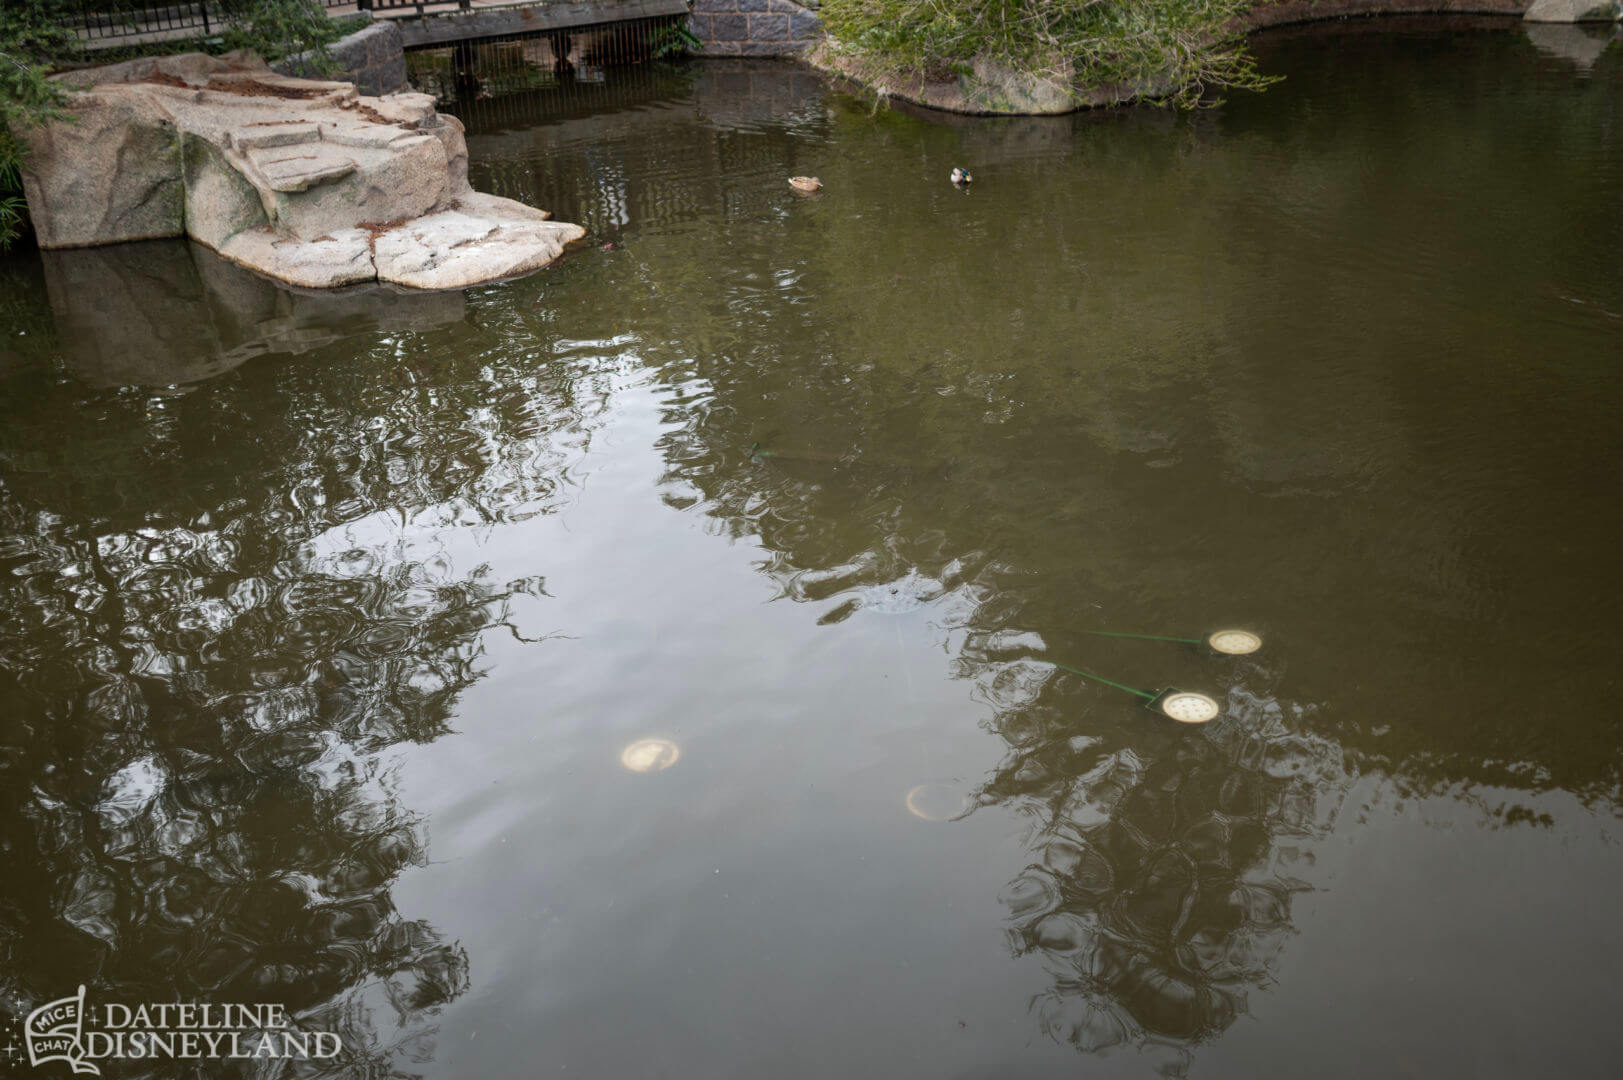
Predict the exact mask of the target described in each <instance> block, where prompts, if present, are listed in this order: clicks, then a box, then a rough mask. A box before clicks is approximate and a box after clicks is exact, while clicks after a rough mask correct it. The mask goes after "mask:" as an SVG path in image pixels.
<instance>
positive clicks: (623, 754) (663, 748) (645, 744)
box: [620, 739, 682, 772]
mask: <svg viewBox="0 0 1623 1080" xmlns="http://www.w3.org/2000/svg"><path fill="white" fill-rule="evenodd" d="M681 756H682V751H681V749H680V748H679V747H678V746H677V745H676V744H675V743H673V742H671V741H670V740H669V739H638V740H637V741H636V742H634V743H632V744H631V745H630V746H628V747H626V748H625V749H624V750H622V751H620V764H622V765H624V766H625V767H626V768H628V769H630V770H631V771H632V772H659V771H660V770H661V769H668V768H670V767H671V766H672V765H675V764H676V759H677V758H679V757H681Z"/></svg>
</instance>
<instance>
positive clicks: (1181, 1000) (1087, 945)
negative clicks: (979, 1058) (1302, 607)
mask: <svg viewBox="0 0 1623 1080" xmlns="http://www.w3.org/2000/svg"><path fill="white" fill-rule="evenodd" d="M1027 674H1028V677H1029V675H1030V673H1029V672H1028V673H1027ZM1037 694H1038V700H1034V701H1033V704H1032V706H1030V707H1029V708H1016V709H1014V710H1012V712H1013V713H1017V714H1023V715H1004V716H1000V718H999V720H998V721H996V722H997V723H999V724H1007V726H1008V728H1009V735H1010V736H1011V737H1014V738H1017V739H1018V741H1017V742H1016V743H1015V749H1014V750H1012V751H1011V753H1010V755H1009V757H1008V758H1007V759H1006V760H1005V761H1004V762H1003V763H1002V764H1001V765H1000V766H999V767H998V769H997V770H996V771H995V772H994V773H993V775H992V776H991V778H990V779H988V780H987V781H986V783H985V784H984V785H983V786H982V788H981V791H980V793H979V796H978V799H977V802H978V803H979V804H980V805H1001V806H1006V807H1008V808H1010V809H1012V810H1014V811H1015V812H1017V813H1019V814H1021V815H1022V816H1024V817H1025V818H1026V819H1027V820H1028V821H1029V822H1030V825H1031V833H1030V840H1029V845H1030V847H1031V848H1032V850H1033V853H1034V854H1036V855H1037V856H1038V859H1037V861H1036V862H1034V863H1033V864H1032V865H1031V866H1029V867H1028V868H1027V869H1026V870H1025V871H1023V872H1022V873H1021V874H1020V875H1018V876H1017V877H1016V878H1015V879H1014V880H1013V881H1011V882H1010V883H1009V884H1008V886H1006V887H1005V889H1004V891H1003V896H1002V899H1003V902H1004V903H1005V905H1006V906H1007V907H1008V909H1009V919H1010V931H1009V934H1010V943H1011V946H1012V948H1013V949H1014V951H1015V953H1016V955H1027V954H1030V955H1035V956H1038V957H1040V958H1041V959H1042V962H1043V964H1044V966H1045V968H1046V969H1047V970H1048V971H1049V972H1050V974H1051V975H1052V976H1053V979H1054V983H1053V986H1052V987H1051V988H1050V989H1049V990H1048V991H1047V992H1046V993H1044V994H1043V995H1042V996H1040V997H1039V998H1038V999H1037V1000H1036V1001H1035V1002H1034V1003H1033V1008H1034V1010H1035V1011H1036V1012H1037V1014H1038V1016H1039V1018H1040V1022H1041V1025H1042V1027H1043V1029H1044V1030H1045V1031H1046V1032H1048V1034H1050V1035H1051V1036H1052V1037H1054V1038H1055V1039H1058V1040H1060V1041H1063V1042H1069V1043H1072V1044H1074V1045H1075V1046H1076V1047H1077V1048H1078V1049H1081V1050H1088V1051H1093V1050H1100V1049H1104V1048H1106V1047H1109V1046H1113V1045H1117V1044H1120V1043H1125V1042H1143V1041H1144V1040H1154V1041H1157V1042H1160V1043H1163V1044H1165V1043H1171V1044H1173V1045H1174V1046H1184V1047H1186V1046H1189V1045H1192V1044H1195V1043H1199V1042H1203V1041H1205V1040H1207V1039H1210V1038H1212V1037H1214V1036H1216V1035H1217V1034H1219V1033H1221V1032H1222V1031H1223V1030H1224V1029H1226V1028H1227V1027H1228V1026H1229V1025H1230V1024H1231V1023H1233V1022H1234V1020H1235V1018H1236V1017H1237V1016H1238V1015H1239V1014H1240V1013H1242V1012H1243V1011H1244V1010H1245V1007H1246V996H1247V992H1248V990H1249V989H1251V988H1252V987H1261V986H1266V985H1267V984H1268V982H1269V980H1270V975H1269V968H1270V965H1271V963H1272V961H1273V958H1274V957H1275V955H1276V954H1277V953H1278V951H1279V949H1280V948H1281V947H1282V945H1283V943H1284V939H1285V937H1286V936H1287V935H1288V934H1289V932H1290V910H1291V894H1292V892H1293V891H1294V890H1296V889H1298V888H1302V887H1305V885H1304V883H1302V882H1301V881H1299V880H1297V879H1296V878H1295V877H1294V876H1292V874H1291V868H1292V864H1293V863H1294V862H1295V861H1296V860H1298V859H1301V858H1307V859H1310V858H1311V857H1310V856H1307V855H1305V854H1304V853H1303V852H1302V851H1301V850H1300V849H1299V848H1298V847H1297V846H1296V845H1297V843H1299V842H1300V841H1303V840H1308V839H1311V838H1312V837H1313V836H1315V835H1317V834H1318V833H1319V832H1320V831H1321V826H1320V820H1321V813H1322V807H1321V806H1320V803H1321V802H1322V801H1325V799H1326V796H1327V795H1330V794H1331V792H1330V791H1329V790H1328V789H1327V788H1326V787H1325V783H1326V780H1327V779H1328V777H1327V776H1326V768H1327V765H1328V760H1329V757H1328V753H1327V750H1328V748H1327V747H1326V746H1324V745H1323V744H1319V743H1317V742H1315V741H1313V740H1310V739H1304V738H1302V737H1300V736H1296V735H1292V734H1290V733H1289V732H1288V730H1287V729H1286V726H1285V725H1284V724H1283V723H1282V722H1281V719H1280V716H1279V715H1278V713H1279V710H1278V708H1277V706H1274V705H1273V704H1272V703H1271V702H1263V701H1259V700H1258V699H1256V698H1254V697H1252V696H1251V695H1250V694H1248V693H1246V692H1245V691H1242V690H1238V689H1237V690H1235V691H1234V692H1233V693H1231V695H1230V701H1229V710H1228V715H1227V717H1226V718H1225V719H1224V720H1222V721H1219V722H1218V723H1217V724H1215V725H1213V727H1212V728H1210V729H1206V730H1203V731H1200V732H1188V733H1183V732H1174V733H1171V734H1170V735H1168V736H1167V737H1166V738H1165V739H1138V740H1134V742H1133V743H1132V744H1130V745H1126V746H1121V745H1117V746H1115V747H1114V748H1111V746H1110V744H1109V743H1108V742H1107V741H1102V740H1095V739H1084V740H1081V741H1080V742H1079V743H1073V742H1072V741H1070V739H1069V738H1068V737H1067V736H1068V735H1069V729H1067V728H1066V727H1065V726H1064V725H1063V724H1060V723H1056V722H1055V719H1056V718H1057V717H1058V716H1061V715H1063V714H1062V713H1058V712H1056V711H1054V710H1050V709H1045V708H1044V707H1043V706H1042V705H1041V702H1040V696H1041V691H1040V690H1039V691H1037ZM1329 801H1331V802H1333V801H1334V799H1333V798H1331V799H1330V800H1329Z"/></svg>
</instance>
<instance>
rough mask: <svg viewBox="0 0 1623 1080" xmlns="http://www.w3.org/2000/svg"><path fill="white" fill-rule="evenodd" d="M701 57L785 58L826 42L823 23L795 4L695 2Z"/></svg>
mask: <svg viewBox="0 0 1623 1080" xmlns="http://www.w3.org/2000/svg"><path fill="white" fill-rule="evenodd" d="M688 25H689V28H690V29H691V30H692V31H693V34H694V36H695V37H697V38H698V39H699V40H700V41H701V42H703V43H704V47H703V48H701V49H700V50H699V52H698V55H700V56H783V55H786V54H789V53H798V52H801V51H802V50H804V49H806V48H808V47H809V46H811V45H813V44H815V43H816V42H818V41H821V40H822V39H823V20H822V19H819V18H818V17H817V13H816V12H814V11H809V10H807V9H806V8H803V7H801V6H800V5H799V4H796V3H793V2H792V0H694V2H693V14H692V16H690V21H689V24H688Z"/></svg>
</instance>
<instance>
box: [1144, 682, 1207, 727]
mask: <svg viewBox="0 0 1623 1080" xmlns="http://www.w3.org/2000/svg"><path fill="white" fill-rule="evenodd" d="M1145 708H1147V709H1150V710H1152V711H1154V712H1158V713H1160V714H1161V715H1162V716H1165V717H1167V718H1168V719H1171V720H1176V721H1177V722H1178V723H1180V724H1204V723H1207V722H1208V721H1211V720H1215V719H1217V714H1218V713H1220V712H1222V709H1221V708H1220V707H1219V706H1218V704H1217V702H1216V701H1214V700H1212V699H1211V698H1209V697H1207V696H1206V695H1205V694H1197V693H1195V692H1194V691H1193V690H1179V689H1177V688H1176V687H1169V688H1167V689H1165V690H1163V691H1161V692H1160V693H1159V694H1156V695H1155V696H1154V697H1153V698H1151V699H1150V700H1149V701H1148V702H1146V703H1145Z"/></svg>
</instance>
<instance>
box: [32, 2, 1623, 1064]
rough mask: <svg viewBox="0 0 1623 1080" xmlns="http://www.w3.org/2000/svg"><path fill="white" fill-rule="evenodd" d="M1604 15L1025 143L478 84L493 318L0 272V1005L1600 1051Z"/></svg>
mask: <svg viewBox="0 0 1623 1080" xmlns="http://www.w3.org/2000/svg"><path fill="white" fill-rule="evenodd" d="M1566 29H1568V28H1562V33H1565V30H1566ZM1552 41H1553V43H1552ZM1600 45H1601V43H1600V42H1599V41H1597V40H1596V39H1592V38H1589V37H1585V36H1584V35H1583V34H1582V33H1581V32H1580V33H1579V35H1578V37H1576V38H1571V37H1557V38H1555V39H1542V40H1540V39H1531V38H1529V36H1528V35H1527V34H1525V33H1524V32H1523V31H1522V29H1521V28H1520V26H1519V25H1516V24H1509V25H1506V24H1493V25H1491V26H1487V27H1466V26H1465V25H1464V24H1460V23H1414V22H1386V23H1359V24H1348V25H1345V26H1340V27H1322V26H1321V27H1316V28H1312V29H1311V30H1306V31H1284V32H1277V33H1274V34H1271V35H1267V36H1264V37H1262V38H1259V39H1258V41H1257V44H1256V47H1257V50H1258V53H1259V55H1260V57H1261V60H1262V64H1263V67H1264V69H1265V70H1267V71H1269V72H1273V73H1278V74H1282V75H1284V76H1286V81H1285V82H1283V83H1281V84H1279V85H1278V86H1276V87H1274V88H1272V89H1271V90H1269V91H1268V92H1266V93H1264V94H1261V95H1258V96H1241V97H1237V98H1235V99H1233V100H1231V101H1229V102H1228V103H1227V104H1226V105H1224V106H1223V107H1221V108H1219V109H1215V110H1211V111H1208V112H1204V113H1201V114H1199V115H1194V116H1179V115H1175V114H1172V113H1169V112H1163V111H1159V110H1154V109H1138V110H1126V111H1118V112H1109V113H1094V114H1083V115H1078V116H1075V117H1068V118H1063V119H1047V120H1031V119H1028V120H1003V121H988V120H976V119H965V118H958V119H948V118H942V117H927V116H920V115H913V114H910V113H908V112H905V111H902V110H878V111H875V110H874V109H873V108H872V107H871V106H870V104H868V103H866V102H863V101H861V100H858V99H856V98H853V97H847V96H843V95H841V94H839V93H836V92H833V91H831V90H830V89H829V88H828V87H826V86H825V85H824V84H823V83H821V82H820V81H819V80H818V79H817V78H815V77H813V76H811V75H809V74H807V73H805V72H804V71H800V70H798V69H796V68H794V67H791V66H787V65H777V64H772V63H758V64H749V63H742V62H740V63H716V64H692V65H688V66H677V67H654V66H649V67H643V68H637V69H627V70H620V71H608V72H601V73H592V72H583V73H582V77H581V79H580V80H579V81H577V82H575V83H573V84H569V85H547V86H542V87H540V88H538V89H535V90H533V91H528V92H526V93H523V94H517V95H507V96H500V95H498V96H496V97H492V98H489V99H485V100H480V101H475V102H473V103H471V104H469V105H467V106H466V107H464V108H463V109H462V110H461V111H462V112H463V114H464V115H465V116H466V117H467V119H468V123H469V145H470V148H471V153H472V158H473V172H474V181H475V184H476V185H477V186H480V187H482V188H485V189H487V190H493V191H496V192H498V193H500V194H503V195H509V196H514V197H517V198H521V199H524V200H526V201H529V202H532V203H534V204H536V205H540V206H544V207H546V208H548V209H550V210H552V211H554V213H555V214H556V215H557V216H558V217H559V218H562V219H565V220H573V221H579V222H582V223H584V224H585V225H587V226H588V227H589V228H590V229H591V230H592V237H591V240H590V242H589V243H588V244H587V245H586V246H585V247H583V249H581V250H580V251H578V252H577V253H575V254H573V255H571V256H570V257H568V258H567V259H566V260H565V261H563V262H562V263H560V264H558V265H556V266H554V267H552V268H549V269H548V270H546V271H544V272H542V273H540V274H537V275H535V276H533V277H530V278H527V279H525V280H522V281H517V282H512V283H507V284H501V285H496V286H491V287H488V288H481V289H475V290H470V291H468V292H466V293H452V294H437V295H422V294H419V295H405V294H399V293H394V292H388V291H361V292H356V293H348V294H343V295H338V296H320V295H305V294H296V293H292V292H287V291H283V290H280V289H277V288H275V287H273V286H271V285H269V284H268V283H265V282H263V281H260V280H258V279H256V278H253V277H251V276H249V275H246V274H244V273H242V272H239V271H237V270H235V269H234V268H231V267H229V266H226V265H223V264H222V263H220V262H219V260H217V259H215V258H214V257H212V256H210V255H209V254H208V253H207V252H205V251H199V250H193V249H191V248H189V247H187V246H186V245H183V244H180V243H178V242H177V243H160V244H148V245H135V246H129V247H124V248H116V249H105V250H99V251H83V252H61V253H55V254H47V255H45V256H43V257H41V256H28V257H26V258H24V257H14V258H12V259H11V260H10V261H8V262H5V263H3V264H0V274H3V275H4V278H5V280H4V282H3V285H4V290H3V291H4V296H3V299H0V334H3V343H0V349H3V351H0V565H3V567H4V570H5V575H4V581H5V584H4V586H3V593H0V851H3V852H4V866H5V873H4V875H3V876H0V957H3V958H4V963H3V964H0V991H3V995H0V996H3V998H4V1000H5V1002H6V1004H5V1006H4V1008H13V1007H15V1009H16V1011H18V1012H19V1013H20V1012H21V1011H23V1010H24V1009H25V1008H32V1007H33V1006H34V1005H36V1004H38V1003H40V1002H43V1001H47V1000H50V999H53V998H56V997H60V996H62V995H65V994H71V993H73V991H74V988H75V987H76V986H78V985H79V984H81V983H84V984H87V985H88V987H89V994H90V997H91V999H92V1001H96V1000H103V1001H121V1002H127V1003H139V1002H147V1001H172V1000H198V1001H220V1002H224V1001H247V1002H261V1001H274V1002H281V1003H284V1004H286V1005H287V1006H288V1007H289V1009H290V1010H292V1011H294V1012H296V1013H298V1014H300V1017H301V1023H303V1024H305V1025H307V1026H308V1027H309V1028H311V1029H315V1030H330V1031H336V1032H339V1033H341V1034H342V1036H343V1039H344V1041H345V1044H346V1050H345V1055H344V1056H343V1057H342V1058H341V1059H339V1060H338V1061H337V1062H334V1063H332V1066H331V1069H330V1073H331V1074H332V1075H343V1076H353V1077H362V1076H367V1077H372V1076H386V1075H399V1076H407V1075H410V1076H424V1077H444V1078H449V1077H458V1078H460V1077H470V1078H471V1077H498V1076H502V1077H505V1076H532V1075H533V1076H541V1075H569V1076H586V1077H655V1076H668V1077H707V1078H713V1077H740V1078H743V1077H760V1076H784V1077H808V1078H810V1077H829V1076H873V1077H897V1078H902V1077H907V1078H911V1077H919V1078H924V1077H932V1078H941V1077H952V1078H965V1080H967V1078H991V1077H1015V1076H1018V1077H1050V1076H1052V1077H1058V1076H1076V1075H1078V1074H1079V1073H1081V1074H1085V1075H1088V1076H1112V1077H1113V1076H1144V1075H1156V1074H1161V1075H1192V1076H1199V1077H1253V1076H1306V1075H1313V1076H1345V1077H1366V1076H1405V1077H1406V1076H1413V1077H1423V1076H1467V1075H1468V1076H1473V1077H1520V1076H1529V1075H1552V1076H1553V1075H1560V1076H1565V1077H1588V1076H1603V1075H1613V1074H1614V1073H1615V1069H1616V1062H1617V1060H1618V1057H1619V1054H1623V1034H1620V1029H1619V1027H1618V1025H1617V1024H1616V1018H1615V1008H1614V1005H1615V1003H1616V1002H1617V1000H1618V998H1617V992H1616V988H1615V974H1616V971H1617V970H1618V965H1619V963H1620V962H1623V925H1620V921H1619V918H1618V914H1617V912H1618V907H1617V899H1616V898H1617V895H1618V891H1619V889H1620V888H1623V860H1620V858H1619V853H1618V849H1617V838H1618V832H1619V813H1620V805H1623V803H1620V800H1623V793H1620V789H1619V780H1620V771H1619V766H1620V756H1619V755H1620V751H1623V718H1620V716H1619V714H1616V713H1613V712H1611V711H1610V706H1608V705H1607V704H1606V702H1607V701H1609V700H1611V699H1610V698H1608V696H1607V695H1608V694H1610V693H1612V692H1613V691H1614V690H1615V688H1616V686H1617V670H1618V665H1617V661H1616V644H1617V642H1616V638H1615V637H1614V636H1613V635H1615V634H1616V633H1617V632H1618V627H1617V618H1616V597H1617V595H1618V592H1617V590H1618V586H1619V575H1618V556H1617V552H1618V536H1619V535H1620V531H1623V510H1620V504H1619V501H1618V498H1617V495H1618V488H1617V475H1618V474H1617V452H1618V448H1619V445H1620V439H1623V411H1620V407H1623V381H1620V380H1619V378H1618V365H1619V361H1620V360H1623V349H1620V348H1619V342H1620V340H1623V260H1620V259H1619V257H1618V253H1619V252H1620V251H1623V201H1620V200H1619V199H1618V192H1619V191H1620V190H1623V50H1620V49H1618V48H1616V47H1614V48H1612V49H1611V50H1610V51H1609V52H1606V53H1604V54H1603V53H1601V51H1600ZM955 165H962V166H965V167H968V168H970V169H972V170H973V172H974V174H975V177H976V181H975V183H974V185H973V188H972V189H971V190H969V191H967V192H961V191H958V190H955V189H954V188H953V187H952V186H951V185H950V184H949V183H948V182H947V175H948V173H949V171H950V170H951V169H952V167H953V166H955ZM796 174H811V175H816V176H819V177H821V179H822V180H823V182H824V185H825V187H824V189H823V192H822V194H820V195H819V196H816V197H811V198H804V197H800V196H798V195H796V194H795V193H793V192H792V191H791V190H790V189H789V187H788V185H787V184H786V182H785V181H786V178H787V177H789V176H791V175H796ZM1226 627H1242V628H1245V629H1249V630H1252V631H1254V632H1256V633H1258V634H1260V635H1261V636H1262V638H1263V642H1264V644H1263V647H1262V649H1261V650H1260V651H1258V652H1255V653H1253V654H1251V655H1248V656H1242V657H1224V656H1220V655H1215V654H1211V653H1209V652H1207V651H1205V650H1203V649H1202V648H1200V647H1199V646H1195V645H1189V644H1183V643H1180V642H1176V641H1158V640H1143V639H1135V638H1124V637H1108V636H1102V635H1103V634H1107V633H1115V634H1122V633H1125V634H1148V635H1160V636H1164V637H1172V638H1198V637H1200V636H1201V635H1204V634H1205V633H1208V632H1210V631H1213V630H1217V629H1220V628H1226ZM1055 665H1063V667H1057V666H1055ZM1066 669H1077V670H1080V671H1085V672H1089V673H1092V674H1096V675H1101V676H1104V677H1105V678H1108V679H1110V680H1111V681H1112V682H1115V683H1119V684H1121V685H1122V686H1125V687H1129V688H1132V689H1134V690H1144V691H1155V690H1159V689H1161V688H1164V687H1169V686H1176V687H1179V688H1183V689H1188V690H1196V691H1200V692H1203V693H1207V694H1209V695H1211V696H1212V697H1214V698H1216V699H1217V700H1218V701H1219V702H1220V704H1221V705H1222V709H1223V712H1222V715H1221V717H1220V718H1219V719H1218V720H1216V721H1214V722H1212V723H1211V724H1208V725H1206V726H1203V727H1201V726H1185V725H1180V724H1176V723H1174V722H1172V721H1170V720H1167V719H1165V718H1162V717H1159V716H1157V715H1155V714H1153V713H1152V712H1150V711H1149V710H1147V709H1146V708H1144V707H1143V705H1144V701H1143V699H1142V698H1140V697H1138V696H1135V695H1134V694H1133V693H1132V692H1130V691H1129V690H1123V689H1119V688H1117V687H1114V686H1111V685H1108V684H1105V683H1101V682H1096V681H1090V680H1089V679H1087V678H1084V677H1083V676H1081V675H1078V674H1074V673H1073V672H1072V671H1069V670H1066ZM14 1030H15V1028H14V1027H11V1028H8V1031H14ZM58 1067H60V1066H58ZM104 1067H105V1068H106V1070H107V1072H108V1074H109V1075H114V1074H116V1075H153V1076H158V1075H164V1076H170V1075H175V1073H173V1072H172V1071H170V1070H168V1069H167V1068H160V1069H157V1070H155V1071H152V1070H148V1071H143V1069H142V1066H141V1065H140V1064H139V1063H128V1064H126V1065H124V1066H119V1065H117V1064H115V1063H104ZM211 1070H213V1071H211ZM227 1071H229V1069H228V1068H227V1067H226V1066H224V1065H220V1066H205V1067H204V1073H205V1074H209V1075H214V1074H216V1073H219V1074H223V1073H224V1072H227ZM318 1072H319V1070H317V1071H306V1072H305V1073H304V1074H303V1075H316V1074H317V1073H318ZM187 1075H190V1074H189V1073H188V1074H187ZM257 1075H269V1073H259V1074H257Z"/></svg>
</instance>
